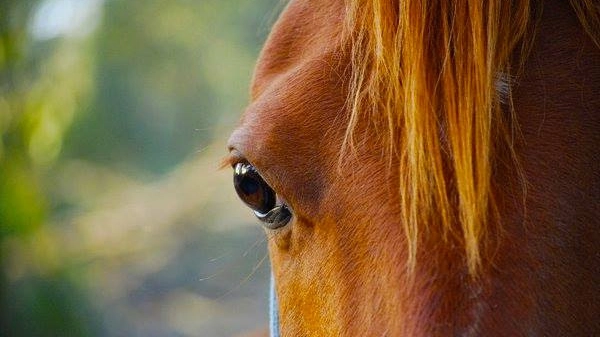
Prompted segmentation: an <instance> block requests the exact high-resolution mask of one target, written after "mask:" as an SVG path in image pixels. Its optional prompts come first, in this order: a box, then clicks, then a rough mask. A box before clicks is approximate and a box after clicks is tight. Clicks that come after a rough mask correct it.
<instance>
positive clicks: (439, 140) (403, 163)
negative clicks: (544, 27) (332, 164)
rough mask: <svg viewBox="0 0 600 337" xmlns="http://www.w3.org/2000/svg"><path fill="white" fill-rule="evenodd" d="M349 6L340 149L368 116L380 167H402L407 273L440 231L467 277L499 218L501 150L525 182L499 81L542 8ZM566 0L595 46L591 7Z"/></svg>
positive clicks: (419, 3) (497, 0) (413, 2)
mask: <svg viewBox="0 0 600 337" xmlns="http://www.w3.org/2000/svg"><path fill="white" fill-rule="evenodd" d="M346 1H347V10H348V12H347V13H346V21H345V29H344V41H345V43H347V45H349V46H350V48H351V60H352V63H351V67H352V69H351V72H352V76H351V81H350V85H349V95H348V101H347V104H348V106H349V109H350V120H349V124H348V128H347V131H346V137H345V140H344V144H343V148H342V150H343V151H346V150H348V149H351V150H352V151H354V150H355V144H356V142H357V139H358V138H360V137H365V136H367V135H368V133H367V132H370V133H371V134H372V133H373V132H372V130H369V131H367V130H365V128H359V127H358V126H359V125H364V124H361V123H364V122H365V121H366V122H367V123H370V124H371V125H372V126H373V127H374V129H375V131H376V134H377V135H378V137H380V139H383V142H384V143H383V144H384V147H385V153H386V155H387V157H388V159H389V162H390V163H392V162H394V163H395V162H398V163H399V167H396V168H397V169H398V172H399V177H400V180H399V181H398V186H399V189H400V190H399V192H400V193H399V195H400V203H401V219H400V220H401V222H402V224H403V226H404V231H405V233H406V239H407V246H408V261H407V266H408V268H409V270H413V269H414V268H415V266H416V263H417V261H416V260H417V247H418V242H420V241H421V240H422V237H423V233H426V232H431V231H432V230H434V226H438V228H439V229H441V230H442V232H443V233H444V236H443V237H444V238H445V239H446V238H448V237H450V238H453V239H456V240H459V242H460V245H461V246H462V247H464V254H465V257H466V265H467V267H468V270H469V273H470V274H471V275H476V274H477V273H478V270H479V269H480V267H481V261H482V247H483V244H484V241H485V240H484V238H485V235H486V230H487V229H488V227H489V224H490V223H491V222H494V221H495V222H499V221H500V219H499V215H498V212H497V206H496V203H495V200H494V195H493V179H492V178H493V171H494V160H495V158H496V156H497V155H498V154H499V152H500V151H503V153H505V152H506V151H508V152H507V153H508V154H509V156H510V157H511V158H512V162H513V163H514V167H515V169H516V172H517V174H518V176H520V177H521V185H522V186H523V188H524V186H525V181H524V180H523V179H524V178H523V174H522V172H521V170H520V166H519V164H518V158H517V156H516V154H515V151H514V145H513V143H514V134H518V132H515V130H517V129H518V127H517V126H518V124H517V121H516V118H515V114H514V111H513V109H512V103H511V100H510V90H508V97H500V95H501V93H499V91H498V90H497V83H498V82H499V81H500V80H502V81H504V82H506V83H505V84H508V86H509V88H510V85H511V81H512V79H514V78H515V77H516V76H518V75H519V71H520V69H521V68H522V67H523V64H524V62H525V60H526V58H527V55H528V51H529V50H530V47H531V46H532V44H533V39H534V35H535V28H536V23H537V19H538V18H539V14H540V13H541V10H542V8H541V5H540V4H539V3H537V2H535V3H534V1H530V0H512V1H506V0H489V1H480V0H464V1H429V0H404V1H397V0H395V1H394V0H392V1H385V0H346ZM571 5H572V7H573V9H574V11H575V13H576V14H577V16H578V18H579V21H580V22H581V25H582V26H583V28H584V29H585V30H586V31H587V32H588V34H589V35H590V37H591V38H592V40H593V41H594V43H595V44H596V45H597V46H598V47H599V48H600V5H599V4H598V3H596V2H595V1H594V0H571ZM515 55H518V57H515ZM499 76H500V77H501V78H499ZM517 131H518V130H517ZM360 132H364V133H363V134H359V133H360ZM392 159H394V160H392ZM523 198H525V195H523ZM448 235H450V236H448Z"/></svg>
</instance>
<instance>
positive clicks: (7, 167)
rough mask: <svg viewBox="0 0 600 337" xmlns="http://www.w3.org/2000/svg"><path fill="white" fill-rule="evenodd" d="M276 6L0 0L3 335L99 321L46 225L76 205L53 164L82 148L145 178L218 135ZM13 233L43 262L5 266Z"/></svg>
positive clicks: (78, 155) (243, 89)
mask: <svg viewBox="0 0 600 337" xmlns="http://www.w3.org/2000/svg"><path fill="white" fill-rule="evenodd" d="M60 6H63V7H62V10H63V13H62V15H64V17H60V15H61V12H60V11H59V9H60V8H61V7H60ZM82 6H83V7H82ZM85 6H87V7H85ZM65 8H66V9H69V10H70V12H69V11H67V12H65ZM280 8H281V3H279V1H277V0H266V1H264V0H263V1H260V2H256V1H249V0H239V1H221V0H202V1H191V0H177V1H172V0H137V1H133V0H131V1H125V0H107V1H102V0H45V1H42V0H2V1H1V2H0V248H1V249H0V291H1V297H0V306H1V307H0V335H2V336H97V335H104V334H105V333H106V330H105V327H104V324H105V322H103V320H102V318H101V317H102V314H101V313H98V312H97V311H96V309H95V308H94V306H93V305H92V304H91V303H90V300H89V298H88V297H87V295H86V293H85V285H84V284H83V283H84V282H85V280H83V279H82V278H81V276H80V273H79V268H82V266H81V265H78V264H77V262H75V261H69V260H61V259H60V257H61V256H62V254H61V253H57V252H56V250H57V249H60V247H56V245H57V243H56V242H53V241H52V235H50V234H48V233H51V232H52V231H53V230H54V228H55V227H57V226H58V227H60V226H66V225H65V224H64V223H62V220H64V219H65V218H67V217H68V215H69V214H74V213H77V212H83V211H85V207H86V206H85V205H86V203H85V201H82V200H75V201H73V200H67V199H66V198H63V197H61V194H60V193H58V192H57V190H56V186H57V183H56V180H57V178H56V176H57V175H59V174H60V173H61V172H62V171H63V170H64V167H65V163H68V162H71V161H73V160H80V161H85V162H87V163H90V165H93V166H97V167H106V168H108V169H110V170H114V171H116V172H122V173H123V174H126V175H135V177H137V178H136V179H140V180H142V181H144V180H148V181H149V180H152V179H155V178H156V177H159V176H161V175H163V174H165V173H168V172H170V171H171V170H173V169H174V168H176V167H177V166H178V165H179V164H180V163H182V162H183V161H185V160H187V159H188V158H190V157H191V156H193V155H194V154H195V153H196V152H198V151H202V149H204V148H205V147H206V146H208V145H209V144H210V143H211V142H212V141H213V139H214V138H215V137H222V136H223V135H215V132H216V130H218V126H219V125H223V124H225V125H231V124H233V122H234V121H235V120H236V118H237V115H238V114H239V111H240V109H241V108H242V107H243V105H244V104H245V103H246V100H247V86H248V82H249V80H250V76H251V70H252V64H253V62H254V60H255V58H256V55H257V53H258V51H259V48H260V45H261V43H262V41H264V38H265V35H266V33H267V31H268V26H269V24H270V23H271V22H272V20H273V19H274V17H275V14H276V9H280ZM84 9H85V10H87V11H88V12H86V13H87V14H86V15H87V16H85V17H84V20H83V21H82V22H79V21H81V20H79V21H77V20H78V18H77V17H76V15H77V10H80V11H81V10H84ZM65 13H67V14H70V15H71V16H68V15H65ZM80 19H81V18H80ZM69 20H71V21H69ZM96 21H98V22H99V25H98V26H97V27H96V26H95V24H96ZM69 22H70V23H71V24H72V25H71V26H70V28H69V27H68V24H69ZM73 22H75V23H78V24H79V26H77V25H76V24H75V23H73ZM82 24H83V25H82ZM53 25H54V26H53ZM61 25H63V26H61ZM65 25H66V26H65ZM57 27H58V28H57ZM60 27H63V28H62V30H61V29H59V28H60ZM64 27H67V28H64ZM52 29H54V31H52ZM69 29H71V30H69ZM11 247H25V248H22V249H24V250H25V251H26V252H27V254H30V255H32V256H34V257H33V258H32V259H33V260H35V261H38V262H39V263H40V266H39V267H36V268H29V269H31V270H29V269H28V271H27V272H14V271H10V270H9V269H10V268H13V267H11V266H7V261H9V260H12V259H13V256H11V254H13V252H14V251H15V250H14V249H13V248H11ZM17 250H18V249H17ZM59 260H60V261H59ZM11 263H12V264H13V265H19V263H18V261H17V262H16V263H15V262H14V261H13V262H11ZM26 269H27V268H26ZM13 274H14V275H13ZM15 275H16V276H15Z"/></svg>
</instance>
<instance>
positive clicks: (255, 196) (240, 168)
mask: <svg viewBox="0 0 600 337" xmlns="http://www.w3.org/2000/svg"><path fill="white" fill-rule="evenodd" d="M233 185H234V187H235V191H236V192H237V194H238V196H239V197H240V199H242V201H243V202H244V203H245V204H246V205H247V206H248V207H250V208H251V209H252V210H253V211H254V214H255V215H256V217H257V218H258V219H259V220H260V221H261V222H262V223H263V225H264V226H265V227H267V228H269V229H277V228H280V227H283V226H285V225H286V224H287V223H288V222H289V221H290V219H291V217H292V213H291V211H290V209H289V208H288V207H287V206H286V205H284V204H280V205H276V204H277V194H276V193H275V191H273V189H272V188H271V187H270V186H269V184H267V183H266V182H265V181H264V180H263V178H262V177H261V176H260V174H258V172H257V171H256V169H255V168H254V166H252V165H251V164H248V163H237V164H236V165H235V167H234V170H233Z"/></svg>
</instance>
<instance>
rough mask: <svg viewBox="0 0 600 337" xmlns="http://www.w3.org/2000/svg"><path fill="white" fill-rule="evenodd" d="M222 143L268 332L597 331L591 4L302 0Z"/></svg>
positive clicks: (597, 86)
mask: <svg viewBox="0 0 600 337" xmlns="http://www.w3.org/2000/svg"><path fill="white" fill-rule="evenodd" d="M228 149H229V154H228V155H227V157H226V160H225V162H226V163H227V164H230V165H231V166H232V168H233V171H234V178H233V182H234V186H235V189H236V191H237V193H238V195H239V196H240V198H241V199H242V201H243V202H244V203H245V204H246V205H248V206H249V207H250V208H251V210H252V211H253V212H254V214H255V215H256V217H257V218H258V219H259V222H260V223H261V224H262V225H263V227H264V230H265V233H266V234H265V235H266V237H267V238H268V250H269V256H270V262H271V266H272V275H273V284H274V288H273V292H274V294H273V299H274V302H273V305H274V307H273V309H274V310H273V326H272V331H271V334H272V336H279V335H281V336H567V335H569V336H593V335H594V336H600V296H599V294H600V291H599V285H600V241H599V234H598V233H599V232H600V231H599V227H598V226H599V225H600V221H599V220H598V219H599V218H600V202H599V200H600V173H599V172H600V170H599V163H600V3H598V2H597V1H596V0H570V1H560V0H488V1H480V0H457V1H431V0H428V1H426V0H402V1H399V0H321V1H316V0H302V1H301V0H292V1H290V2H289V3H288V4H287V5H286V7H285V9H284V11H283V13H282V14H281V15H280V17H279V19H278V20H277V21H276V23H275V24H274V26H273V28H272V31H271V33H270V35H269V37H268V38H267V41H266V43H265V45H264V47H263V49H262V52H261V54H260V56H259V60H258V62H257V65H256V68H255V71H254V77H253V79H252V85H251V99H250V103H249V105H248V107H247V108H246V109H245V111H244V112H243V114H242V117H241V119H240V122H239V126H238V127H237V128H236V129H235V130H234V131H233V133H232V134H231V137H230V139H229V143H228ZM275 300H276V301H275Z"/></svg>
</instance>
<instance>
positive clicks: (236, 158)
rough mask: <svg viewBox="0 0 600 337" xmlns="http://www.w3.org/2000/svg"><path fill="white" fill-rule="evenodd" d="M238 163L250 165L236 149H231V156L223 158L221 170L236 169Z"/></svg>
mask: <svg viewBox="0 0 600 337" xmlns="http://www.w3.org/2000/svg"><path fill="white" fill-rule="evenodd" d="M238 163H249V162H248V160H247V159H246V157H244V155H243V154H242V153H241V152H239V151H238V150H236V149H235V148H230V149H229V154H228V155H227V156H225V158H223V160H222V161H221V165H219V169H224V168H225V167H227V166H230V167H231V168H234V167H235V165H237V164H238Z"/></svg>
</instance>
